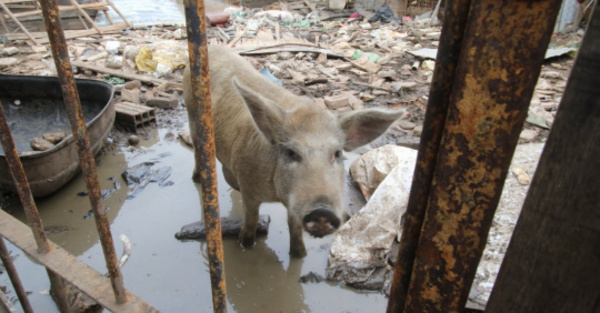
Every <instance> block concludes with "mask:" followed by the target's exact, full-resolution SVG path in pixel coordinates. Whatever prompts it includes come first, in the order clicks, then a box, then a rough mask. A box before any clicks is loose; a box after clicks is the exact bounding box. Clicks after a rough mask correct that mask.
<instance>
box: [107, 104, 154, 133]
mask: <svg viewBox="0 0 600 313" xmlns="http://www.w3.org/2000/svg"><path fill="white" fill-rule="evenodd" d="M115 111H116V113H117V117H116V120H115V123H116V124H117V126H120V127H123V128H126V129H128V130H131V131H133V132H137V131H138V129H140V128H144V127H146V126H150V125H152V124H155V123H156V114H155V112H154V108H151V107H148V106H145V105H141V104H135V103H130V102H119V103H117V104H116V106H115Z"/></svg>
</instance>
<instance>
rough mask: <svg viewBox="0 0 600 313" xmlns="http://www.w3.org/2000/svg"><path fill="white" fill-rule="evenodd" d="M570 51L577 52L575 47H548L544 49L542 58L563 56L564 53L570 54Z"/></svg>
mask: <svg viewBox="0 0 600 313" xmlns="http://www.w3.org/2000/svg"><path fill="white" fill-rule="evenodd" d="M572 52H577V49H575V48H550V49H548V50H547V51H546V55H545V56H544V58H545V59H546V60H548V59H552V58H556V57H560V56H563V55H565V54H569V55H571V53H572Z"/></svg>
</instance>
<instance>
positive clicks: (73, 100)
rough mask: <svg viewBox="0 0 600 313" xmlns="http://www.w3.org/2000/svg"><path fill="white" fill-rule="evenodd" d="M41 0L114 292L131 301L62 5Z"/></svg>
mask: <svg viewBox="0 0 600 313" xmlns="http://www.w3.org/2000/svg"><path fill="white" fill-rule="evenodd" d="M40 2H41V5H42V13H43V15H44V22H45V23H46V30H47V32H48V38H49V39H50V46H51V48H52V55H53V56H54V63H55V65H56V70H57V72H58V77H59V81H60V85H61V87H62V94H63V99H64V103H65V107H66V109H67V113H68V116H69V122H70V124H71V131H72V132H73V135H74V136H75V138H76V139H77V140H76V141H77V146H78V147H79V151H78V152H79V163H80V165H81V168H82V171H83V174H84V178H85V182H86V184H87V188H88V192H89V197H90V202H91V205H92V211H93V213H94V219H95V221H96V228H97V229H98V235H99V237H100V243H101V245H102V251H103V252H104V258H105V260H106V267H107V268H108V273H109V275H110V279H111V283H112V287H113V292H114V295H115V299H116V302H117V303H125V302H127V293H126V291H125V287H124V285H123V276H122V274H121V270H120V269H119V266H118V263H117V255H116V253H115V247H114V244H113V239H112V235H111V232H110V226H109V223H108V218H107V217H106V212H105V207H104V203H103V201H102V194H101V191H100V182H99V180H98V174H97V172H96V165H95V162H94V155H93V152H92V149H91V144H90V139H89V136H88V133H87V128H86V126H85V121H84V119H83V113H82V110H81V103H80V100H79V93H78V92H77V86H76V84H75V77H74V76H73V70H72V68H71V61H70V59H69V53H68V50H67V43H66V39H65V35H64V33H63V31H62V27H61V24H60V17H59V15H58V5H57V3H56V0H42V1H40Z"/></svg>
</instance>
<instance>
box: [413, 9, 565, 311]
mask: <svg viewBox="0 0 600 313" xmlns="http://www.w3.org/2000/svg"><path fill="white" fill-rule="evenodd" d="M560 3H561V1H560V0H544V1H534V2H531V1H518V0H509V1H503V2H498V1H495V0H481V1H473V2H472V3H471V6H470V9H469V14H468V21H467V24H466V28H465V31H464V37H463V38H464V39H463V42H462V48H461V53H460V55H459V60H458V66H457V68H456V71H455V80H454V82H453V86H452V93H451V95H450V105H449V108H448V113H447V116H446V122H445V126H444V131H443V134H442V138H441V143H440V149H439V152H438V154H437V161H436V165H435V169H434V173H433V180H432V182H431V187H430V191H429V196H428V204H427V209H426V212H425V218H424V221H423V226H422V229H421V235H420V238H419V243H418V247H417V250H416V252H415V259H414V265H413V268H412V274H411V280H410V284H409V289H408V295H407V298H406V304H405V307H404V312H407V313H409V312H411V313H412V312H429V313H435V312H462V311H463V310H464V307H465V304H466V301H467V298H468V296H469V291H470V288H471V284H472V282H473V278H474V276H475V272H476V269H477V266H478V264H479V260H480V258H481V255H482V253H483V249H484V247H485V244H486V241H487V236H488V232H489V229H490V226H491V224H492V219H493V216H494V212H495V210H496V207H497V205H498V202H499V200H500V195H501V192H502V188H503V185H504V180H505V178H506V175H507V173H508V168H509V165H510V162H511V159H512V155H513V153H514V149H515V147H516V145H517V142H518V140H519V134H520V132H521V130H522V127H523V123H524V122H525V118H526V117H527V108H528V107H529V103H530V101H531V96H532V95H533V91H534V88H535V84H536V82H537V78H538V76H539V73H540V70H541V66H542V62H543V60H544V55H545V52H546V49H547V47H548V43H549V41H550V36H551V34H552V29H553V26H554V21H555V19H556V16H557V14H558V10H559V9H560Z"/></svg>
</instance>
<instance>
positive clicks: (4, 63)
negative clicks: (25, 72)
mask: <svg viewBox="0 0 600 313" xmlns="http://www.w3.org/2000/svg"><path fill="white" fill-rule="evenodd" d="M17 64H19V59H17V58H0V69H3V68H7V67H11V66H15V65H17Z"/></svg>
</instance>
